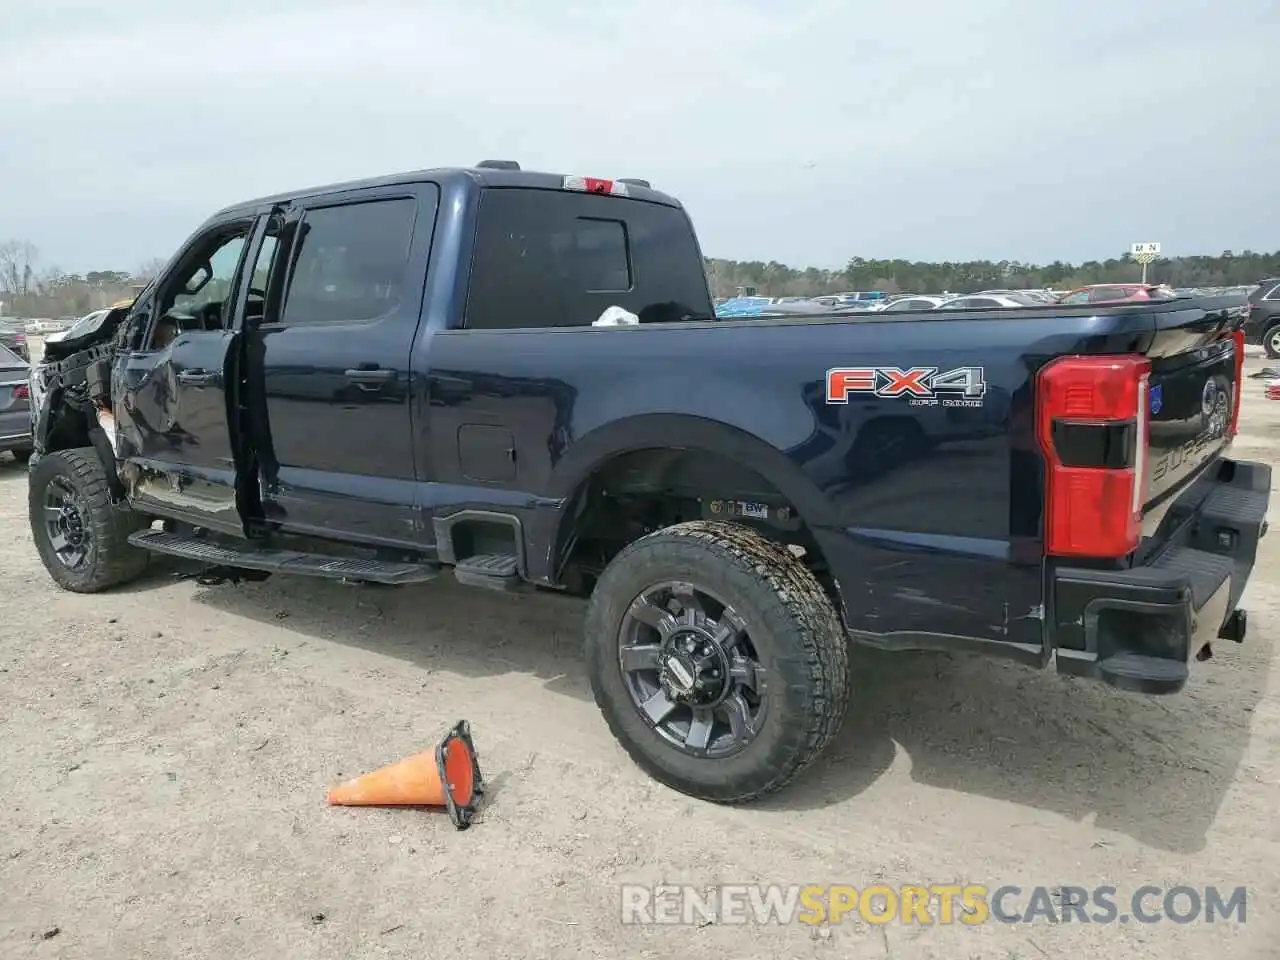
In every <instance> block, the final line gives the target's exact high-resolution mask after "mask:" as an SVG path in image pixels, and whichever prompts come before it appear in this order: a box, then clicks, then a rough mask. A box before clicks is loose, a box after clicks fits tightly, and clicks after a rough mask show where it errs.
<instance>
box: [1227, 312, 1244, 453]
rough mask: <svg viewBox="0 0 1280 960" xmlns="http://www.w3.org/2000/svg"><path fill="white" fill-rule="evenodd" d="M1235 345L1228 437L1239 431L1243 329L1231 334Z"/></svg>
mask: <svg viewBox="0 0 1280 960" xmlns="http://www.w3.org/2000/svg"><path fill="white" fill-rule="evenodd" d="M1231 339H1232V340H1233V341H1234V342H1235V345H1236V355H1235V372H1234V374H1233V376H1232V379H1231V419H1230V421H1228V423H1227V437H1228V439H1229V438H1231V437H1234V436H1235V435H1236V434H1237V433H1238V432H1239V431H1240V394H1242V393H1244V330H1243V329H1240V330H1236V331H1234V332H1233V333H1232V334H1231Z"/></svg>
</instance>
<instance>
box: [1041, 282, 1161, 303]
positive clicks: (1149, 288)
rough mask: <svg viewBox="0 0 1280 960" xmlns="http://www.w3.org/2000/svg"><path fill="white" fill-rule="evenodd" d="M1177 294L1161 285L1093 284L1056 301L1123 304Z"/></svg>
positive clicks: (1159, 298)
mask: <svg viewBox="0 0 1280 960" xmlns="http://www.w3.org/2000/svg"><path fill="white" fill-rule="evenodd" d="M1177 295H1178V294H1177V293H1176V292H1175V291H1174V289H1173V288H1172V287H1170V286H1166V285H1165V284H1163V283H1095V284H1093V285H1091V286H1088V287H1078V288H1077V289H1075V290H1072V291H1071V292H1070V293H1067V294H1064V295H1063V296H1062V297H1060V298H1059V299H1058V302H1059V303H1067V304H1071V303H1124V302H1126V301H1130V300H1164V299H1170V298H1173V297H1176V296H1177Z"/></svg>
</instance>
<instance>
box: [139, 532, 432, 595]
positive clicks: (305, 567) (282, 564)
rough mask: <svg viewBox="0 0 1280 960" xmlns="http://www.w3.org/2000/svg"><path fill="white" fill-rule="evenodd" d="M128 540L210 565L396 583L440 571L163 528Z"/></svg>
mask: <svg viewBox="0 0 1280 960" xmlns="http://www.w3.org/2000/svg"><path fill="white" fill-rule="evenodd" d="M129 542H130V543H131V544H133V545H134V546H135V547H142V548H143V549H145V550H153V551H155V552H156V553H164V554H168V555H169V556H172V557H182V558H183V559H185V560H195V561H198V562H200V563H207V564H209V565H211V566H219V567H239V568H240V569H243V570H265V571H266V572H268V573H289V574H298V575H300V576H304V577H323V578H325V579H327V580H368V581H372V582H373V583H386V584H391V585H396V586H398V585H400V584H406V583H422V582H423V581H426V580H432V579H434V578H435V577H437V576H439V575H440V568H439V567H438V566H436V565H435V564H430V563H404V562H400V561H391V560H359V559H354V558H350V559H348V558H344V557H332V556H328V555H327V554H322V553H302V552H300V551H298V550H272V549H265V548H262V547H257V546H254V545H252V544H249V543H246V544H245V545H244V546H240V545H238V544H228V543H225V542H215V541H211V540H206V539H204V538H202V537H192V536H187V535H185V534H180V533H167V532H165V531H163V530H139V531H138V532H137V533H134V534H132V535H130V537H129Z"/></svg>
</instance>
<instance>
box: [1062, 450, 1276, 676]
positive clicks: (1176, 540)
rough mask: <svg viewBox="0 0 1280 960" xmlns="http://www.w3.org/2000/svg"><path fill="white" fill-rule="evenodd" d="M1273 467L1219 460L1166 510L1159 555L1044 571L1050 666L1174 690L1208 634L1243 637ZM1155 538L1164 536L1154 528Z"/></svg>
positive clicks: (1202, 652)
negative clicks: (1103, 566)
mask: <svg viewBox="0 0 1280 960" xmlns="http://www.w3.org/2000/svg"><path fill="white" fill-rule="evenodd" d="M1270 499H1271V467H1270V466H1269V465H1268V464H1265V463H1253V462H1247V461H1235V460H1221V461H1219V462H1218V464H1217V465H1216V466H1215V467H1214V468H1212V469H1211V474H1210V475H1207V476H1205V477H1201V478H1200V479H1199V480H1197V481H1196V482H1195V483H1194V484H1192V486H1191V487H1190V488H1189V489H1188V490H1186V491H1184V492H1183V494H1182V495H1181V496H1180V497H1179V498H1178V500H1177V502H1175V503H1174V504H1173V506H1172V507H1171V508H1170V510H1169V513H1168V515H1167V517H1166V518H1165V521H1164V524H1163V525H1162V528H1163V530H1167V531H1170V532H1169V533H1168V535H1167V539H1166V540H1165V541H1164V543H1163V544H1161V546H1160V548H1159V550H1158V552H1156V553H1155V554H1154V556H1152V557H1150V558H1148V559H1147V560H1146V562H1145V563H1143V564H1142V565H1140V566H1135V567H1133V568H1131V569H1127V570H1095V569H1086V568H1079V567H1068V566H1061V567H1057V568H1056V569H1054V570H1053V571H1052V573H1051V574H1050V577H1051V587H1052V592H1051V596H1052V601H1053V616H1052V621H1051V622H1052V624H1053V636H1052V637H1051V638H1050V639H1051V641H1052V643H1053V646H1054V648H1055V650H1056V654H1057V666H1058V670H1059V671H1060V672H1062V673H1069V674H1074V675H1077V676H1089V677H1095V678H1097V679H1099V680H1103V681H1104V682H1106V683H1110V684H1112V685H1114V686H1117V687H1122V688H1124V689H1127V690H1136V691H1139V692H1143V693H1176V692H1177V691H1179V690H1181V689H1182V687H1183V686H1184V685H1185V684H1186V682H1187V679H1188V677H1189V675H1190V663H1191V661H1192V659H1193V658H1205V657H1206V656H1207V655H1209V654H1210V653H1211V647H1210V644H1212V642H1213V641H1214V640H1232V641H1235V642H1237V643H1240V642H1243V640H1244V637H1245V632H1246V626H1247V620H1246V616H1245V612H1244V611H1243V610H1241V609H1239V607H1238V606H1237V605H1238V604H1239V601H1240V595H1241V594H1242V593H1244V588H1245V585H1246V584H1247V583H1248V581H1249V576H1250V574H1252V572H1253V565H1254V561H1255V559H1256V557H1257V550H1258V541H1259V540H1261V539H1262V537H1263V536H1264V535H1265V534H1266V531H1267V520H1266V516H1267V507H1268V505H1269V503H1270ZM1162 535H1163V533H1162Z"/></svg>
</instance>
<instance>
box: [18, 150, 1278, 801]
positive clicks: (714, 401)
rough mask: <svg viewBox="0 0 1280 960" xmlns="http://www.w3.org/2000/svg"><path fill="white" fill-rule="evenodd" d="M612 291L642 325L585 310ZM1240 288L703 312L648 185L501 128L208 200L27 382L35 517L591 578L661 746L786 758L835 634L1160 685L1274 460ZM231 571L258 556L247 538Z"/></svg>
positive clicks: (90, 586)
mask: <svg viewBox="0 0 1280 960" xmlns="http://www.w3.org/2000/svg"><path fill="white" fill-rule="evenodd" d="M614 307H620V308H622V311H625V314H624V315H626V316H629V317H630V318H631V319H632V320H638V322H628V323H624V324H622V325H611V326H606V325H599V324H597V321H598V320H599V319H600V318H601V317H602V316H605V315H608V314H610V313H611V312H612V313H613V314H614V315H618V314H619V313H620V312H619V311H611V308H614ZM1244 315H1245V313H1244V302H1243V300H1241V299H1240V298H1235V299H1232V298H1217V299H1195V298H1170V299H1167V300H1156V301H1149V302H1143V303H1126V304H1118V305H1113V306H1097V305H1094V306H1089V305H1081V306H1064V305H1046V306H1029V307H1026V308H1025V309H1016V308H1015V309H1000V310H976V311H956V312H952V313H949V314H948V316H947V317H946V318H945V319H943V320H939V319H937V318H936V315H935V314H932V313H928V312H921V313H912V312H909V311H908V312H903V313H874V314H863V315H850V314H843V315H837V316H821V315H801V316H792V317H785V318H776V319H748V320H742V321H735V320H719V321H715V322H712V321H714V319H715V318H714V311H713V307H712V299H711V296H710V292H709V290H708V286H707V280H706V274H705V271H704V269H703V258H702V253H701V250H700V248H699V244H698V241H697V238H696V235H695V232H694V229H693V227H692V225H691V223H690V221H689V218H688V216H687V214H686V213H685V211H684V210H683V208H682V207H681V205H680V204H679V203H678V202H677V201H676V200H674V199H672V198H671V197H669V196H666V195H664V194H662V193H660V192H658V191H656V190H654V189H652V188H651V187H650V186H649V185H648V184H647V183H645V182H644V181H638V180H605V179H594V178H590V177H579V176H560V175H553V174H546V173H535V172H530V171H525V170H521V169H520V168H519V166H518V165H517V164H515V163H512V162H509V161H492V162H485V163H481V164H478V165H477V166H475V167H472V168H463V169H439V170H427V171H421V172H418V173H413V174H406V175H399V176H387V177H383V178H380V179H374V180H367V181H362V182H355V183H345V184H340V185H336V186H330V187H324V188H317V189H309V190H299V191H296V192H291V193H285V194H281V195H279V196H273V197H267V198H264V199H260V200H253V201H249V202H246V203H242V204H238V205H236V206H233V207H230V208H228V209H225V210H223V211H221V212H219V213H217V214H215V215H214V216H213V217H211V218H210V219H209V220H208V221H207V222H205V223H204V224H203V225H202V226H201V227H200V228H199V229H198V230H197V231H196V232H195V233H194V234H193V235H192V236H191V238H190V239H189V240H188V241H187V242H186V243H185V244H184V245H183V246H182V248H181V249H180V250H179V251H178V252H177V254H176V255H175V256H174V257H173V259H172V260H171V261H170V262H169V264H168V265H167V266H166V268H165V269H164V270H163V271H162V272H161V273H160V274H159V275H158V276H157V278H156V279H155V280H154V281H153V282H152V283H151V284H150V285H149V286H148V287H147V289H145V290H144V291H143V292H142V293H141V294H140V295H139V297H138V298H137V299H136V300H135V301H134V302H133V303H132V304H131V305H129V306H127V307H122V308H119V309H115V310H112V311H110V312H109V313H107V314H105V315H103V316H102V317H100V318H98V319H97V320H95V321H94V323H92V324H89V325H87V326H86V327H83V328H80V329H77V330H76V331H75V335H74V336H68V337H65V338H63V339H62V340H60V341H58V342H55V343H53V344H50V347H49V349H48V351H47V353H46V355H45V357H44V359H43V361H42V362H41V363H40V364H38V365H36V366H35V367H34V369H33V371H32V375H31V391H30V392H31V395H32V406H33V420H34V423H33V431H32V432H33V442H34V446H35V456H34V457H33V458H32V464H31V467H30V471H31V472H30V518H31V527H32V535H33V538H34V542H35V545H36V547H37V549H38V550H39V553H40V557H41V559H42V561H43V563H44V566H45V567H46V569H47V570H48V572H49V575H50V576H51V577H52V578H53V580H54V581H55V582H56V583H57V584H58V585H59V586H61V587H62V588H64V589H67V590H71V591H79V592H85V593H90V592H94V591H100V590H104V589H107V588H110V587H112V586H115V585H118V584H122V583H124V582H126V581H129V580H131V579H133V578H136V577H137V576H138V575H139V574H141V573H142V571H143V568H144V566H145V565H146V563H147V561H148V557H149V556H151V555H152V554H166V555H171V556H176V557H181V558H187V559H188V560H196V561H200V562H202V563H204V564H205V565H207V567H208V568H209V569H210V570H212V571H215V572H217V571H222V572H223V573H224V574H225V573H236V574H238V575H243V576H250V575H252V576H258V577H262V576H269V575H271V574H295V575H303V576H316V577H328V578H335V579H338V578H340V579H346V580H354V581H362V582H368V581H372V582H377V583H383V584H397V585H407V584H414V583H418V582H422V581H427V580H430V579H432V578H434V577H437V576H440V575H442V574H449V575H452V576H454V577H456V578H457V580H458V581H460V582H462V583H464V584H469V585H473V586H475V587H478V588H482V589H483V588H488V589H494V590H502V591H521V590H539V589H541V590H553V591H563V592H568V593H572V594H576V595H580V596H582V597H584V598H586V599H587V612H586V617H585V655H586V663H587V669H588V673H589V676H590V680H591V683H592V686H593V689H594V692H595V697H596V700H597V702H598V704H599V706H600V708H601V710H602V712H603V714H604V717H605V719H606V720H607V722H608V724H609V726H610V728H611V729H612V730H613V732H614V734H615V735H616V736H617V738H618V740H619V741H620V742H621V743H622V745H623V746H624V747H625V749H626V750H627V751H628V752H629V753H630V754H631V755H632V756H633V757H634V758H635V760H636V761H637V762H638V763H639V764H640V765H641V766H642V767H643V768H644V769H645V770H646V771H648V772H649V773H650V774H651V775H652V776H654V777H656V778H657V779H658V780H660V781H662V782H663V783H666V784H668V785H670V786H672V787H674V788H676V789H678V790H681V791H684V792H686V793H688V794H691V795H694V796H697V797H702V798H705V799H709V800H713V801H719V802H737V801H744V800H748V799H751V798H754V797H758V796H760V795H762V794H765V793H768V792H770V791H774V790H777V789H778V788H779V787H781V786H782V785H783V784H785V783H786V782H788V781H789V780H790V779H791V778H792V777H793V776H794V775H795V774H796V773H797V772H798V771H800V770H802V769H803V768H804V767H805V766H806V765H808V764H809V763H811V762H812V761H813V760H814V759H815V758H816V757H817V756H819V754H820V753H821V751H822V750H823V748H824V746H825V745H826V744H827V743H828V742H829V741H830V739H831V737H832V736H833V735H834V734H835V732H836V731H837V729H838V727H839V725H840V723H841V720H842V717H843V715H844V713H845V709H846V703H847V699H848V695H849V689H850V677H849V671H850V669H851V668H850V657H849V652H850V649H851V647H852V646H853V645H855V644H864V645H869V646H872V647H878V648H883V649H889V650H919V649H935V650H966V651H976V652H980V653H987V654H991V655H995V656H1000V657H1007V658H1012V659H1013V660H1016V661H1020V662H1022V663H1025V664H1028V665H1031V666H1036V667H1046V666H1048V665H1049V664H1050V663H1053V664H1054V665H1055V666H1056V669H1057V670H1059V671H1062V672H1066V673H1070V674H1074V675H1078V676H1087V677H1093V678H1096V679H1098V680H1100V681H1103V682H1106V683H1109V684H1112V685H1114V686H1116V687H1120V688H1124V689H1128V690H1137V691H1144V692H1148V693H1173V692H1176V691H1178V690H1180V689H1181V688H1182V687H1183V686H1184V684H1186V682H1187V681H1188V677H1189V674H1190V671H1191V669H1192V666H1193V664H1194V663H1195V662H1196V661H1198V660H1203V659H1206V658H1207V656H1208V655H1209V654H1210V653H1211V651H1212V645H1213V644H1215V643H1216V642H1218V641H1220V640H1226V641H1235V642H1240V641H1242V640H1243V639H1244V636H1245V628H1246V617H1245V613H1244V611H1243V610H1241V609H1240V608H1239V606H1238V603H1239V600H1240V596H1241V593H1242V591H1243V590H1244V588H1245V584H1246V581H1247V580H1248V578H1249V576H1250V573H1251V571H1252V568H1253V564H1254V558H1255V554H1256V550H1257V546H1258V541H1259V539H1260V538H1261V537H1262V536H1263V535H1264V533H1265V531H1266V512H1267V507H1268V500H1269V496H1270V488H1271V480H1270V472H1271V471H1270V467H1269V466H1267V465H1265V464H1262V463H1251V462H1246V461H1242V460H1234V459H1230V458H1228V456H1227V452H1228V448H1229V445H1230V443H1231V439H1232V437H1233V435H1234V434H1235V433H1236V430H1237V421H1238V418H1239V407H1240V395H1241V365H1242V363H1243V349H1242V345H1241V341H1242V332H1241V324H1242V322H1243V320H1244ZM246 572H249V573H246Z"/></svg>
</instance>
